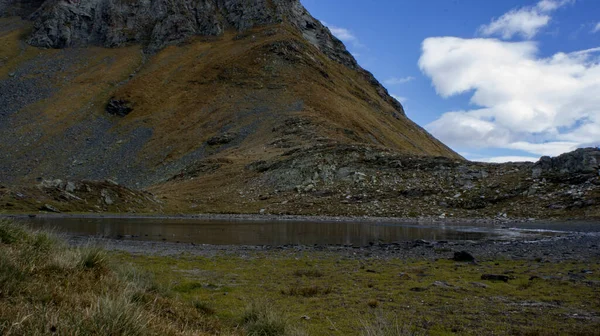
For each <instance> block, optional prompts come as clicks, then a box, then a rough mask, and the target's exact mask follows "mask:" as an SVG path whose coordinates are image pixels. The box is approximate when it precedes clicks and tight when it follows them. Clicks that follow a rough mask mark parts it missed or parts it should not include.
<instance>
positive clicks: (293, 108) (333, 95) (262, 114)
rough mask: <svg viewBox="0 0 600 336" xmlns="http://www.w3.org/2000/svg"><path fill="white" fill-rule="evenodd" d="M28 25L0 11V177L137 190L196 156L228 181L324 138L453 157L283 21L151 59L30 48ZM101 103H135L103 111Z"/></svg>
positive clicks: (133, 53) (362, 78) (131, 52)
mask: <svg viewBox="0 0 600 336" xmlns="http://www.w3.org/2000/svg"><path fill="white" fill-rule="evenodd" d="M30 29H31V24H30V23H29V22H27V21H22V20H20V19H16V18H5V19H0V45H2V46H3V47H2V50H1V52H0V60H1V64H2V68H0V86H2V88H3V90H2V92H3V93H2V97H1V98H2V99H1V100H2V103H3V104H2V106H3V107H2V110H1V111H0V119H1V120H0V121H1V123H0V129H1V131H2V132H0V140H2V141H0V156H1V159H2V160H1V163H0V165H1V167H0V168H2V169H1V171H2V174H1V175H0V182H2V183H8V184H21V183H24V184H31V183H32V182H33V181H34V180H35V179H37V180H38V181H39V180H42V179H55V178H61V179H71V180H81V179H92V180H103V179H108V178H110V179H112V180H115V181H117V182H119V183H121V184H124V185H127V186H130V187H136V188H141V187H148V186H151V185H158V184H162V183H164V182H165V181H168V180H171V179H172V178H173V177H174V176H176V175H178V174H180V173H182V172H184V171H187V170H189V169H191V168H193V167H195V166H197V165H198V164H204V163H203V162H204V160H209V161H210V160H212V161H215V162H221V163H226V164H227V165H231V166H232V167H234V168H233V169H231V172H232V174H233V175H232V176H233V178H234V179H235V177H240V176H242V175H243V174H241V172H242V171H243V170H244V169H243V167H245V166H246V165H248V164H250V163H252V162H256V161H261V160H271V159H273V158H277V157H279V156H280V155H281V154H283V153H285V152H287V151H289V150H290V149H304V148H310V147H312V146H315V145H332V144H356V145H368V146H376V147H381V148H387V149H391V150H393V151H395V152H398V153H404V154H410V155H430V156H446V157H450V158H457V159H459V158H460V157H459V156H458V155H457V154H456V153H454V152H452V151H451V150H450V149H448V148H447V147H446V146H444V145H443V144H441V143H440V142H439V141H437V140H436V139H434V138H433V137H431V135H429V134H428V133H427V132H425V131H424V130H423V129H422V128H420V127H419V126H417V125H416V124H414V123H413V122H411V121H410V120H409V119H408V118H406V117H405V116H404V115H403V114H402V113H399V111H398V110H397V108H395V107H394V106H392V105H390V103H388V102H386V101H385V100H384V99H383V98H382V97H381V94H379V93H378V92H377V87H376V86H374V85H372V83H370V82H369V81H370V78H368V76H366V75H365V73H363V72H359V71H355V70H351V69H350V68H348V67H346V66H344V65H342V64H339V63H336V62H334V61H332V60H331V59H329V58H328V57H327V56H325V55H324V54H323V53H322V52H320V51H319V50H318V49H317V48H316V47H315V46H313V45H311V44H310V43H308V42H307V41H306V40H305V39H304V38H303V37H302V36H300V34H299V33H298V32H297V31H296V30H295V29H294V28H292V27H288V26H286V25H274V26H266V27H261V28H255V29H253V30H250V31H246V32H244V33H236V32H228V33H225V34H224V35H223V36H220V37H210V38H203V37H197V38H194V39H192V40H190V41H187V43H185V44H183V45H180V46H170V47H167V48H165V49H164V50H162V51H160V52H158V53H157V54H151V55H150V54H144V52H143V51H142V49H141V47H139V46H130V47H124V48H115V49H107V48H99V47H89V48H68V49H62V50H53V49H38V48H34V47H31V46H28V45H27V44H26V43H24V42H23V39H24V36H26V35H27V33H28V32H29V30H30ZM111 99H116V100H119V101H123V102H125V103H126V104H127V106H129V107H130V108H132V109H133V111H132V112H131V113H130V114H128V115H127V116H125V117H119V116H115V115H111V114H109V113H107V111H106V106H107V103H108V102H109V101H110V100H111ZM219 168H220V166H219V167H218V168H216V169H219ZM229 182H231V181H228V183H229ZM238 182H239V181H238ZM216 183H218V182H216Z"/></svg>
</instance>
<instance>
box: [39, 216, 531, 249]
mask: <svg viewBox="0 0 600 336" xmlns="http://www.w3.org/2000/svg"><path fill="white" fill-rule="evenodd" d="M28 222H29V223H30V225H31V226H33V227H35V228H45V229H55V230H57V231H59V232H67V233H69V234H74V235H87V236H102V237H106V238H124V239H139V240H164V241H172V242H186V243H196V244H212V245H285V244H293V245H313V244H319V245H354V246H365V245H368V244H370V243H393V242H401V241H410V240H417V239H424V240H482V239H506V238H511V237H517V236H519V235H522V234H521V233H520V232H519V231H515V230H509V229H500V228H497V227H494V226H492V225H489V226H477V227H474V226H457V225H440V224H429V225H419V224H385V223H360V222H307V221H303V222H294V221H273V222H261V221H234V220H229V221H225V220H204V219H148V218H120V219H117V218H32V219H29V220H28Z"/></svg>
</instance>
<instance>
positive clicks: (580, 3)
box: [301, 0, 600, 162]
mask: <svg viewBox="0 0 600 336" xmlns="http://www.w3.org/2000/svg"><path fill="white" fill-rule="evenodd" d="M301 1H302V3H303V4H304V6H305V7H306V8H307V9H308V10H309V12H311V14H312V15H313V16H314V17H316V18H317V19H319V20H321V21H322V22H323V23H324V24H325V25H326V26H328V27H329V28H330V30H331V31H332V33H334V35H336V36H337V37H338V38H339V39H341V40H342V41H343V42H344V43H345V44H346V46H347V48H348V50H349V51H350V52H351V53H352V54H353V55H354V56H355V57H356V59H357V60H358V62H359V63H360V65H361V66H362V67H363V68H365V69H367V70H369V71H371V72H372V73H373V74H374V75H375V77H377V79H378V80H379V81H380V82H382V84H383V85H384V86H385V87H386V88H387V89H388V91H389V92H390V94H392V96H394V97H395V98H396V99H398V100H399V101H400V102H401V103H402V104H403V105H404V108H405V110H406V114H407V115H408V117H409V118H411V119H412V120H413V121H415V122H416V123H418V124H419V125H421V126H423V127H425V129H427V130H428V131H429V132H430V133H432V134H433V135H434V136H435V137H437V138H438V139H440V140H441V141H443V142H444V143H445V144H447V145H448V146H450V147H451V148H452V149H454V150H455V151H457V152H458V153H460V154H461V155H463V156H464V157H465V158H467V159H470V160H474V161H485V162H507V161H537V160H538V159H539V158H540V157H541V156H557V155H560V154H562V153H564V152H568V151H572V150H574V149H576V148H580V147H599V146H600V0H538V1H526V0H521V1H517V0H502V1H484V0H420V1H415V0H378V1H364V0H344V1H341V0H301Z"/></svg>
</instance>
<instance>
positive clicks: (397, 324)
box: [115, 250, 600, 335]
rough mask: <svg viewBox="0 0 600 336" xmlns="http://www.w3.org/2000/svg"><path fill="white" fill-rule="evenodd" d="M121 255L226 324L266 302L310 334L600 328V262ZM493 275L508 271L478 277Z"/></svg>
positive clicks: (250, 254) (314, 255)
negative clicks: (501, 277)
mask: <svg viewBox="0 0 600 336" xmlns="http://www.w3.org/2000/svg"><path fill="white" fill-rule="evenodd" d="M115 258H117V259H118V260H120V261H121V262H123V263H132V264H134V265H136V266H137V267H140V268H142V269H144V270H146V271H149V272H151V273H152V274H154V275H155V276H156V279H158V280H159V281H160V283H162V284H163V285H165V286H169V287H170V288H172V290H173V291H174V292H176V293H177V294H178V295H179V296H180V297H181V298H182V299H183V300H188V301H193V302H201V303H202V306H205V307H210V310H211V311H212V312H214V314H215V315H216V316H218V317H219V319H220V320H222V321H228V322H227V324H230V323H233V322H234V321H236V319H237V318H238V316H239V315H240V314H241V313H242V312H243V310H244V309H245V307H246V305H247V303H248V302H255V301H257V300H262V301H266V302H269V304H270V305H271V306H272V307H274V308H275V309H276V310H278V311H282V312H284V314H285V316H287V317H288V318H289V319H290V320H291V321H293V322H295V323H296V324H299V325H300V326H301V327H302V329H303V330H305V331H306V332H307V333H308V334H310V335H359V334H363V335H371V334H372V335H385V334H390V335H396V334H431V335H451V334H467V335H505V334H516V335H554V334H557V335H558V334H581V335H590V334H598V333H599V332H600V331H599V329H598V327H600V319H599V315H598V314H599V313H600V311H599V309H600V267H599V266H598V263H597V262H559V263H550V262H538V261H518V260H502V258H501V257H500V258H499V259H498V260H494V261H485V262H480V263H477V264H472V263H457V262H454V261H451V260H445V259H439V260H437V261H424V260H401V259H394V258H385V259H380V258H373V259H369V258H366V259H365V258H353V257H352V256H348V255H344V256H341V255H339V254H335V253H330V252H290V251H277V250H273V251H266V252H265V251H262V252H245V253H243V254H238V255H235V254H231V253H223V254H221V255H217V256H214V257H198V256H190V255H181V256H177V257H158V256H154V257H151V256H140V255H130V254H123V253H121V254H117V255H115ZM488 273H491V274H502V275H507V276H509V277H510V278H511V279H510V280H509V281H508V282H506V283H505V282H502V281H500V282H490V281H483V280H481V275H482V274H488ZM386 330H387V331H386Z"/></svg>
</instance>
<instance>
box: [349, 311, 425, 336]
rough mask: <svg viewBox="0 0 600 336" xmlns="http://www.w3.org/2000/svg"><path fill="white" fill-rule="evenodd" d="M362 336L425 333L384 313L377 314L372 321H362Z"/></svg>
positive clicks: (398, 335) (409, 335)
mask: <svg viewBox="0 0 600 336" xmlns="http://www.w3.org/2000/svg"><path fill="white" fill-rule="evenodd" d="M361 335H362V336H419V335H424V333H421V332H419V331H415V330H413V328H410V327H408V326H406V325H402V324H400V323H399V322H398V320H397V319H393V320H392V319H390V318H388V317H385V316H384V315H383V314H381V313H380V314H376V315H375V316H374V318H372V319H371V320H370V321H368V322H367V321H363V322H362V330H361Z"/></svg>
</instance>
